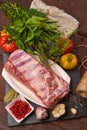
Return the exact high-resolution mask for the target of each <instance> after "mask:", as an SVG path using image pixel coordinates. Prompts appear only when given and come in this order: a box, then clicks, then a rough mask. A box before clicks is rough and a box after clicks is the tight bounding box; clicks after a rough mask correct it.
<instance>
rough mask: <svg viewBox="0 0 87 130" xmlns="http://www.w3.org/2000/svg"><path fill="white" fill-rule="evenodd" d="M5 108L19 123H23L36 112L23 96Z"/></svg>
mask: <svg viewBox="0 0 87 130" xmlns="http://www.w3.org/2000/svg"><path fill="white" fill-rule="evenodd" d="M5 108H6V110H7V111H8V112H9V113H10V115H11V116H12V117H13V118H14V119H15V121H16V122H17V123H20V122H21V121H23V120H24V119H25V118H26V117H27V116H29V115H30V114H31V113H32V112H33V110H34V107H33V106H32V105H31V104H30V103H29V102H28V101H27V100H26V99H25V98H24V97H23V96H21V95H19V96H18V97H17V98H16V99H15V100H13V101H12V102H10V103H9V104H8V105H6V107H5Z"/></svg>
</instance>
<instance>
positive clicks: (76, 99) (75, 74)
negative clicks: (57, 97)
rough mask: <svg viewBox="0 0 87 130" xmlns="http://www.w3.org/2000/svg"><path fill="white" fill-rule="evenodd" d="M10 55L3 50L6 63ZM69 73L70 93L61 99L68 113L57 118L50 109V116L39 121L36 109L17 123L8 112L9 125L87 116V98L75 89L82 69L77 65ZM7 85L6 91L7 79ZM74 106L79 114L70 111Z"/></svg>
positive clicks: (34, 105)
mask: <svg viewBox="0 0 87 130" xmlns="http://www.w3.org/2000/svg"><path fill="white" fill-rule="evenodd" d="M8 56H9V55H7V54H6V53H5V52H3V62H4V64H5V62H6V60H7V58H8ZM67 73H68V74H69V75H70V77H71V84H70V93H69V94H68V95H67V96H66V97H65V98H63V99H62V100H61V102H62V103H65V104H66V114H65V115H64V116H62V117H60V118H59V119H55V118H53V117H52V114H51V111H50V110H48V113H49V117H48V118H47V119H45V120H42V121H38V120H37V119H36V115H35V111H34V112H33V113H32V114H31V116H28V117H27V118H26V119H25V120H24V121H22V122H21V123H20V124H17V123H16V121H15V120H14V119H13V118H12V117H11V116H10V114H8V113H7V120H8V126H17V125H24V124H36V123H45V122H50V121H56V120H64V119H75V118H79V117H84V116H87V107H86V103H85V99H84V98H81V97H80V96H79V95H78V94H77V93H76V91H75V89H76V86H77V84H78V83H79V81H80V71H79V69H78V67H76V68H75V69H74V70H72V71H67ZM5 87H6V91H7V90H8V89H9V88H10V86H9V85H8V83H7V82H6V81H5ZM30 103H31V105H32V106H33V107H34V108H36V107H37V105H36V104H34V103H32V102H30ZM72 107H74V108H76V109H77V111H78V114H76V115H73V114H72V113H71V112H70V109H71V108H72Z"/></svg>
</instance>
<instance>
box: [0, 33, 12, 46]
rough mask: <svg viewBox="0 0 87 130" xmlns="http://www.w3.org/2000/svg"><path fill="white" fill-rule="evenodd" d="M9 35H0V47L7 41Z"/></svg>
mask: <svg viewBox="0 0 87 130" xmlns="http://www.w3.org/2000/svg"><path fill="white" fill-rule="evenodd" d="M8 38H10V36H9V35H4V36H0V47H2V46H3V45H4V44H5V43H7V41H8Z"/></svg>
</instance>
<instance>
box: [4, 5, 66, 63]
mask: <svg viewBox="0 0 87 130" xmlns="http://www.w3.org/2000/svg"><path fill="white" fill-rule="evenodd" d="M2 10H3V11H4V12H5V13H6V14H7V15H8V17H9V19H10V24H9V25H8V26H7V30H8V32H9V33H10V35H11V36H12V38H13V39H14V40H15V41H16V44H17V47H18V48H20V49H23V50H25V51H26V52H29V53H32V54H38V55H39V57H40V60H41V61H42V62H44V63H48V62H47V61H48V59H52V60H54V61H55V62H58V61H59V58H60V56H61V55H62V54H63V53H64V50H62V49H61V50H60V48H59V42H58V39H59V38H60V37H61V35H62V34H61V33H60V32H59V31H58V26H57V24H56V22H55V21H52V20H49V19H48V17H47V14H46V13H43V12H41V11H38V10H36V9H30V8H24V7H21V6H19V5H17V4H16V3H4V4H2Z"/></svg>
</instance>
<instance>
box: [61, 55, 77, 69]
mask: <svg viewBox="0 0 87 130" xmlns="http://www.w3.org/2000/svg"><path fill="white" fill-rule="evenodd" d="M77 63H78V60H77V57H76V55H75V54H73V53H67V54H65V55H62V56H61V58H60V65H61V67H63V68H64V69H66V70H71V69H73V68H75V67H76V66H77Z"/></svg>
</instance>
